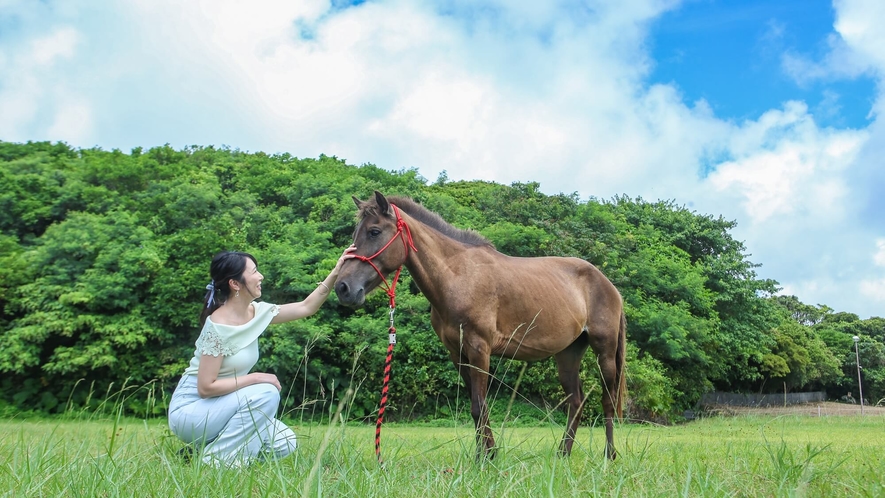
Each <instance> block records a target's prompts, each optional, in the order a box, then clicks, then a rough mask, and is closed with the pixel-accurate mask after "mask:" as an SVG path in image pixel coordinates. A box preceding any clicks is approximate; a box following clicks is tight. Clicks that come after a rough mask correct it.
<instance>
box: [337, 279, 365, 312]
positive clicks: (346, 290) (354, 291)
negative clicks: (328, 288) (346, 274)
mask: <svg viewBox="0 0 885 498" xmlns="http://www.w3.org/2000/svg"><path fill="white" fill-rule="evenodd" d="M335 295H336V296H338V302H339V303H341V304H343V305H344V306H350V307H351V308H359V307H360V306H362V305H364V304H366V291H365V288H363V287H359V288H352V287H351V286H350V285H348V283H347V282H344V281H341V280H339V281H338V282H337V283H336V284H335Z"/></svg>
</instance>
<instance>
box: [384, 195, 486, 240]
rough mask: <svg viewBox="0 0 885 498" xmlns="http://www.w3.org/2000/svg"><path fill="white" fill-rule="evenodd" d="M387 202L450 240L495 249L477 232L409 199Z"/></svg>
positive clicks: (395, 199) (389, 199) (398, 198)
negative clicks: (459, 226)
mask: <svg viewBox="0 0 885 498" xmlns="http://www.w3.org/2000/svg"><path fill="white" fill-rule="evenodd" d="M387 202H389V203H391V204H395V205H396V207H398V208H400V209H402V210H403V211H404V212H406V213H408V215H409V216H411V217H412V218H415V219H416V220H418V221H420V222H421V223H423V224H425V225H427V226H429V227H430V228H432V229H434V230H436V231H437V232H439V233H441V234H443V235H445V236H446V237H448V238H450V239H453V240H457V241H458V242H461V243H463V244H466V245H468V246H477V247H481V246H488V247H492V248H494V247H495V246H494V245H493V244H492V243H491V242H489V240H488V239H486V238H485V237H483V236H482V235H480V234H479V233H478V232H475V231H473V230H462V229H460V228H455V227H453V226H452V225H450V224H449V223H448V222H446V221H445V220H444V219H442V216H440V215H438V214H436V213H434V212H433V211H431V210H429V209H427V208H426V207H424V206H422V205H420V204H418V203H417V202H415V201H413V200H412V199H410V198H408V197H397V196H390V197H388V198H387ZM374 208H375V206H374V205H373V206H372V207H371V208H368V209H374Z"/></svg>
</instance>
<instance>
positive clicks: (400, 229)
mask: <svg viewBox="0 0 885 498" xmlns="http://www.w3.org/2000/svg"><path fill="white" fill-rule="evenodd" d="M391 206H392V207H393V212H394V213H396V233H395V234H394V235H393V237H391V239H390V240H389V241H388V242H387V244H385V245H384V247H382V248H381V249H380V250H379V251H378V252H376V253H375V254H373V255H371V256H368V257H367V256H354V259H358V260H360V261H364V262H366V263H369V264H370V265H372V268H374V269H375V271H376V272H377V273H378V276H380V277H381V280H382V281H383V282H384V286H385V287H387V296H388V297H389V298H390V328H389V329H388V337H389V341H388V344H387V360H385V362H384V385H383V387H382V388H381V403H380V406H379V408H378V421H377V422H375V457H377V458H378V463H382V460H381V423H382V422H383V421H384V409H385V408H387V391H388V385H389V383H390V363H391V360H392V359H393V346H394V345H395V344H396V327H394V326H393V312H394V310H396V283H397V281H399V274H400V272H401V271H402V269H403V266H402V265H400V266H399V268H397V269H396V275H394V277H393V280H392V283H388V282H387V278H385V277H384V274H383V273H381V270H380V269H379V268H378V267H377V266H376V265H375V263H373V262H372V260H373V259H375V258H376V257H377V256H378V255H379V254H381V253H382V252H384V251H385V250H386V249H387V248H388V247H390V244H392V243H393V241H394V240H396V238H397V237H401V238H402V239H403V248H404V249H405V250H406V259H408V257H409V249H410V248H411V249H412V250H413V251H415V252H418V249H415V244H414V243H413V242H412V231H411V230H409V225H407V224H406V222H405V220H403V218H402V216H400V214H399V208H397V207H396V206H394V205H393V204H391ZM403 264H405V259H404V260H403Z"/></svg>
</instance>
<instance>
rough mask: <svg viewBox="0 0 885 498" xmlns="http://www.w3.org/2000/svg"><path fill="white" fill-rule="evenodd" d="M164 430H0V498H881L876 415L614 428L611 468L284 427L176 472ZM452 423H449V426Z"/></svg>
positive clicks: (524, 439) (533, 431) (17, 423)
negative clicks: (259, 458)
mask: <svg viewBox="0 0 885 498" xmlns="http://www.w3.org/2000/svg"><path fill="white" fill-rule="evenodd" d="M165 424H166V422H165V419H149V420H146V421H144V420H141V421H139V420H132V419H120V418H111V417H108V418H101V417H98V416H92V417H88V418H84V419H82V420H70V419H68V420H64V419H27V420H15V419H7V420H0V495H3V496H88V497H94V496H225V497H229V496H244V497H245V496H358V497H362V496H383V497H397V496H403V497H411V498H429V497H437V496H454V497H462V496H477V497H482V498H485V497H487V496H532V497H535V496H557V497H560V496H667V497H670V496H883V495H885V456H883V449H885V437H883V430H885V417H865V418H861V417H824V418H812V417H754V416H746V417H734V418H708V419H702V420H698V421H696V422H692V423H690V424H686V425H680V426H672V427H660V426H650V425H622V426H619V427H618V428H617V429H616V434H615V435H616V442H617V446H618V449H619V451H620V456H619V458H618V459H617V460H616V461H615V462H609V461H606V460H605V459H603V458H602V455H603V445H604V439H605V438H604V434H603V432H602V430H601V429H600V428H589V427H582V428H581V430H580V431H579V433H578V436H579V437H578V439H579V441H578V442H577V443H576V444H575V449H574V452H573V454H572V456H571V458H568V459H565V458H560V457H558V456H556V452H555V449H556V447H557V445H558V443H559V438H560V436H561V430H562V427H560V426H558V425H556V424H548V425H542V426H538V427H533V428H529V427H514V428H508V427H503V428H502V427H500V426H499V427H498V428H497V430H496V431H495V433H496V436H497V438H498V444H499V447H500V450H499V452H498V456H497V458H496V459H495V460H494V461H492V462H483V463H476V462H475V461H474V459H473V429H472V427H471V426H470V425H458V426H455V427H427V426H422V427H417V426H410V425H400V424H386V425H385V426H384V427H383V429H382V456H383V457H384V459H385V464H384V465H383V466H379V465H378V463H377V462H376V461H375V455H374V446H373V445H374V427H370V426H350V425H347V426H342V425H333V426H321V425H300V426H299V425H297V424H296V425H294V428H295V430H296V432H297V433H298V434H299V436H300V448H299V449H298V451H297V452H296V454H295V455H293V456H292V457H290V458H287V459H285V460H282V461H278V462H267V463H261V464H256V465H253V466H251V467H249V468H246V469H240V470H219V469H215V468H210V467H207V466H204V465H201V464H199V463H193V464H186V463H184V462H183V460H182V459H181V458H180V457H179V456H178V455H177V454H176V452H177V450H178V449H179V448H180V447H181V445H180V444H179V443H178V442H177V441H176V440H175V438H174V437H173V436H171V435H170V434H169V431H168V429H167V428H166V425H165ZM453 425H454V424H453Z"/></svg>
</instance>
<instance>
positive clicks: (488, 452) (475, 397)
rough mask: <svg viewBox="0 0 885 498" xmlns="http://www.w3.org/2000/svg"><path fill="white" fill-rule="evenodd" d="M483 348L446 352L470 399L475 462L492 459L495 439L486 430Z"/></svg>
mask: <svg viewBox="0 0 885 498" xmlns="http://www.w3.org/2000/svg"><path fill="white" fill-rule="evenodd" d="M484 349H486V348H482V347H479V348H471V347H469V346H467V345H466V344H465V345H463V347H462V349H460V350H455V351H449V356H450V358H451V360H452V363H454V364H455V368H457V369H458V373H459V374H461V378H462V379H463V380H464V386H465V388H466V390H467V394H468V395H469V396H470V415H471V416H472V417H473V423H474V426H475V427H476V457H477V459H480V458H484V457H488V458H490V459H491V458H494V457H495V438H494V437H493V436H492V429H491V427H489V407H488V404H487V403H486V395H487V394H488V389H489V373H488V372H489V362H490V359H489V354H488V353H486V354H482V352H483V350H484Z"/></svg>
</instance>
